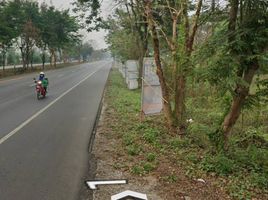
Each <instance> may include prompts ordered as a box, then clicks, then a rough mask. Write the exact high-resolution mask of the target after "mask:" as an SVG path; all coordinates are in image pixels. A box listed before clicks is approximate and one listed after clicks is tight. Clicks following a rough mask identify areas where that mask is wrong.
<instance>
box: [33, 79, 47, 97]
mask: <svg viewBox="0 0 268 200" xmlns="http://www.w3.org/2000/svg"><path fill="white" fill-rule="evenodd" d="M34 82H35V83H36V85H35V91H36V97H37V99H38V100H39V99H41V98H45V97H46V90H45V88H44V87H43V85H42V81H40V80H38V81H37V80H36V79H35V78H34Z"/></svg>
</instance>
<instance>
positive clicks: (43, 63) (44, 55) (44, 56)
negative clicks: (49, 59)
mask: <svg viewBox="0 0 268 200" xmlns="http://www.w3.org/2000/svg"><path fill="white" fill-rule="evenodd" d="M45 62H46V53H45V51H43V52H42V69H43V70H44V69H45Z"/></svg>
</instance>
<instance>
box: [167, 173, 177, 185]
mask: <svg viewBox="0 0 268 200" xmlns="http://www.w3.org/2000/svg"><path fill="white" fill-rule="evenodd" d="M164 180H166V181H167V182H169V183H176V182H177V181H178V177H177V176H176V175H174V174H171V175H168V176H166V177H164Z"/></svg>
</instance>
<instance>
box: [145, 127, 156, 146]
mask: <svg viewBox="0 0 268 200" xmlns="http://www.w3.org/2000/svg"><path fill="white" fill-rule="evenodd" d="M143 131H144V132H143V138H144V139H145V141H146V142H149V143H154V142H156V141H157V136H158V135H159V132H158V130H157V129H154V128H147V129H145V130H143Z"/></svg>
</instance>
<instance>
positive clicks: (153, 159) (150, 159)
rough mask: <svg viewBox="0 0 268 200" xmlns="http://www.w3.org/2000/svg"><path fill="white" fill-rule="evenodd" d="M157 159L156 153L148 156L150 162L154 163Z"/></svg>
mask: <svg viewBox="0 0 268 200" xmlns="http://www.w3.org/2000/svg"><path fill="white" fill-rule="evenodd" d="M155 158H156V155H155V154H154V153H148V154H147V156H146V160H147V161H148V162H153V161H155Z"/></svg>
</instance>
